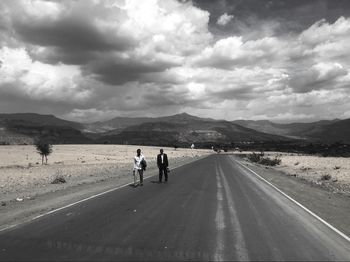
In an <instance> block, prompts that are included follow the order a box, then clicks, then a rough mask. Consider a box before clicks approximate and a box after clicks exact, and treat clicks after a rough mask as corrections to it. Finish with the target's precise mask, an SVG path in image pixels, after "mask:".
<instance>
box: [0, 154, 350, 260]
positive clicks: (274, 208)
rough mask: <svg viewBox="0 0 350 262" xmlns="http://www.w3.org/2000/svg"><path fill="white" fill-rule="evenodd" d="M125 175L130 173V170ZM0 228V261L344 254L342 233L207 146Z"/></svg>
mask: <svg viewBox="0 0 350 262" xmlns="http://www.w3.org/2000/svg"><path fill="white" fill-rule="evenodd" d="M130 180H131V178H130ZM156 181H157V177H151V178H149V179H147V180H146V181H145V183H144V184H145V185H144V186H143V187H137V188H133V187H131V186H126V187H123V188H120V189H118V190H115V191H113V192H109V193H107V194H104V195H101V196H98V197H96V198H93V199H90V200H88V201H85V202H82V203H79V204H76V205H74V206H71V207H69V208H65V209H62V210H60V211H58V212H55V213H52V214H49V215H46V216H43V217H41V218H39V219H36V220H34V221H32V222H30V223H26V224H24V225H20V226H17V227H15V228H12V229H9V230H6V231H3V232H1V233H0V260H12V261H13V260H70V261H71V260H83V261H86V260H218V261H222V260H317V261H320V260H326V261H329V260H349V259H350V242H349V241H348V240H346V239H345V238H344V237H342V236H341V235H339V234H338V233H336V232H335V231H334V230H332V229H331V228H329V227H328V226H326V225H325V224H324V223H322V222H320V221H319V220H318V219H317V218H315V217H314V216H312V215H311V214H309V213H308V212H306V211H305V210H304V209H302V208H301V207H300V206H298V205H297V204H295V203H294V202H293V201H291V200H290V199H288V198H287V197H286V196H284V195H283V194H281V192H278V191H277V190H276V189H275V188H273V187H272V186H271V185H269V184H267V183H266V182H264V181H262V180H261V179H260V178H259V177H258V176H256V175H255V174H253V173H252V172H250V171H249V170H247V169H246V168H245V167H243V166H241V165H240V164H238V163H237V162H236V160H235V158H234V157H233V156H229V155H212V156H209V157H207V158H205V159H202V160H199V161H196V162H194V163H191V164H188V165H185V166H182V167H180V168H177V169H176V170H173V171H172V172H171V174H170V177H169V183H167V184H164V183H163V184H157V183H156Z"/></svg>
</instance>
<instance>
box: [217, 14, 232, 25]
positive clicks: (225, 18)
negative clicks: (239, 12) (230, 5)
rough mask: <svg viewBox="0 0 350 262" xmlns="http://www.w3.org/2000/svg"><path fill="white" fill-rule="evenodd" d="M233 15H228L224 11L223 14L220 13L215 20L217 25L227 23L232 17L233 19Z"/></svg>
mask: <svg viewBox="0 0 350 262" xmlns="http://www.w3.org/2000/svg"><path fill="white" fill-rule="evenodd" d="M233 17H234V16H233V15H228V14H227V13H224V14H223V15H221V16H220V17H219V18H218V20H217V21H216V23H217V24H218V25H221V26H225V25H227V24H228V23H229V22H230V21H231V20H232V19H233Z"/></svg>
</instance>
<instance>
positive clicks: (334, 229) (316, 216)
mask: <svg viewBox="0 0 350 262" xmlns="http://www.w3.org/2000/svg"><path fill="white" fill-rule="evenodd" d="M233 160H234V161H235V162H237V163H238V164H239V165H241V166H242V167H244V168H246V169H248V170H249V171H250V172H252V173H253V174H254V175H256V176H257V177H258V178H260V179H261V180H262V181H264V182H265V183H266V184H268V185H270V186H271V187H272V188H274V189H275V190H277V191H278V192H279V193H280V194H282V195H283V196H285V197H286V198H288V199H289V200H290V201H292V202H293V203H294V204H296V205H297V206H299V207H300V208H302V209H303V210H304V211H306V212H307V213H309V214H310V215H311V216H313V217H314V218H316V219H317V220H319V221H320V222H322V223H323V224H324V225H326V226H327V227H328V228H330V229H331V230H333V231H334V232H336V233H337V234H339V235H340V236H341V237H343V238H344V239H345V240H347V241H348V242H350V237H348V236H347V235H346V234H345V233H343V232H341V231H340V230H339V229H337V228H335V227H334V226H332V225H331V224H330V223H328V222H327V221H325V220H324V219H322V218H321V217H319V216H318V215H316V214H315V213H314V212H312V211H311V210H310V209H308V208H307V207H305V206H303V205H302V204H301V203H299V202H298V201H296V200H295V199H294V198H292V197H290V196H288V195H287V194H286V193H284V192H283V191H282V190H281V189H279V188H278V187H276V186H275V185H273V184H272V183H271V182H269V181H267V180H266V179H265V178H263V177H262V176H260V175H259V174H258V173H256V172H255V171H254V170H252V169H250V168H249V167H247V166H245V165H243V164H242V163H240V162H239V161H237V160H235V159H233Z"/></svg>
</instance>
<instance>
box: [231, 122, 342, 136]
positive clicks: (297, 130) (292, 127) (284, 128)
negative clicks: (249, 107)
mask: <svg viewBox="0 0 350 262" xmlns="http://www.w3.org/2000/svg"><path fill="white" fill-rule="evenodd" d="M338 121H339V120H337V119H336V120H322V121H317V122H312V123H290V124H278V123H273V122H271V121H268V120H258V121H253V120H236V121H233V123H236V124H239V125H241V126H244V127H247V128H251V129H254V130H257V131H261V132H265V133H269V134H275V135H282V136H285V137H290V138H295V139H304V140H307V139H318V136H319V135H317V134H318V133H319V132H320V131H321V130H324V128H325V127H327V126H332V125H333V124H335V123H337V122H338ZM339 131H340V130H339Z"/></svg>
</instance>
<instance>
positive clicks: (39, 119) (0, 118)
mask: <svg viewBox="0 0 350 262" xmlns="http://www.w3.org/2000/svg"><path fill="white" fill-rule="evenodd" d="M15 121H26V122H31V123H33V124H37V125H47V126H68V127H72V128H74V129H78V130H80V129H83V128H84V125H83V124H81V123H77V122H72V121H67V120H63V119H60V118H57V117H55V116H54V115H40V114H34V113H19V114H0V122H9V123H10V122H15Z"/></svg>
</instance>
